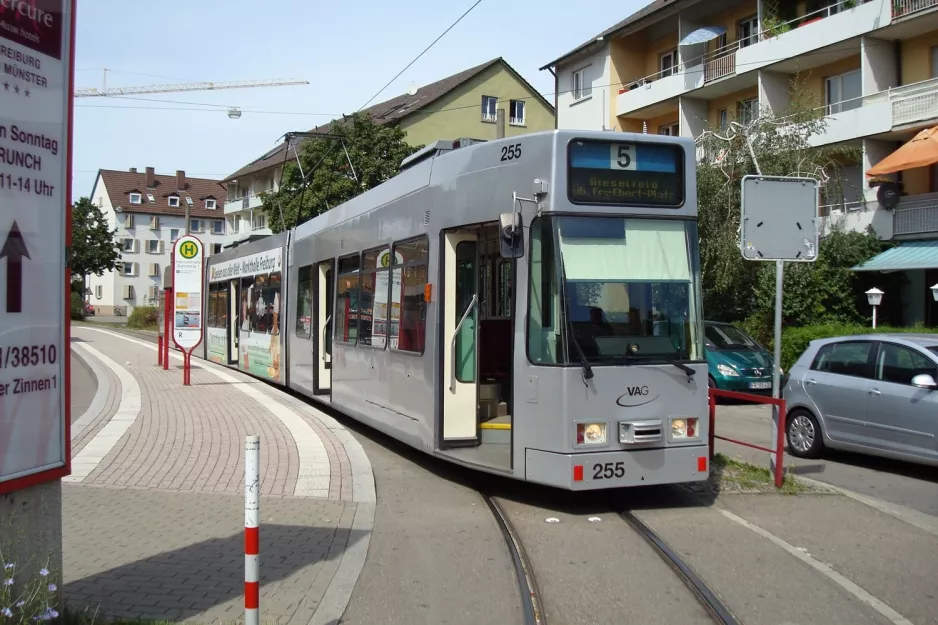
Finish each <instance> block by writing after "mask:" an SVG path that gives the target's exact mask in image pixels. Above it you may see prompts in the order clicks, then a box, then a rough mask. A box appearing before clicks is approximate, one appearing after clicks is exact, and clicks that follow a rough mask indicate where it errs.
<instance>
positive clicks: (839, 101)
mask: <svg viewBox="0 0 938 625" xmlns="http://www.w3.org/2000/svg"><path fill="white" fill-rule="evenodd" d="M847 76H857V77H858V78H860V80H861V81H862V75H861V74H860V70H859V69H855V70H851V71H849V72H844V73H843V74H838V75H836V76H830V77H828V78H825V79H824V106H825V109H826V113H827V114H828V115H835V114H837V113H843V112H844V111H852V110H853V109H858V108H860V106H861V105H862V104H863V101H862V100H861V99H860V98H861V97H862V95H863V86H862V82H861V83H860V94H859V95H858V97H855V98H850V100H849V101H846V100H847V99H846V98H845V97H844V78H846V77H847ZM835 98H836V99H835Z"/></svg>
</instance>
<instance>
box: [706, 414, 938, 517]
mask: <svg viewBox="0 0 938 625" xmlns="http://www.w3.org/2000/svg"><path fill="white" fill-rule="evenodd" d="M771 423H772V415H771V409H770V408H768V407H765V406H751V405H721V406H718V407H717V421H716V433H717V434H719V435H721V436H728V437H730V438H736V439H740V440H745V441H747V442H750V443H755V444H759V445H766V446H767V445H768V444H769V436H770V433H771V427H772V426H771ZM716 450H717V451H718V452H721V453H724V454H726V455H728V456H730V457H738V458H741V459H743V460H746V461H748V462H752V463H754V464H760V465H764V466H768V454H765V453H763V452H760V451H757V450H753V449H749V448H747V447H743V446H741V445H734V444H732V443H727V442H725V441H720V440H718V441H717V444H716ZM785 466H786V467H789V466H791V467H793V469H792V471H793V472H794V473H795V474H797V475H803V476H805V477H809V478H812V479H815V480H818V481H819V482H825V483H827V484H830V485H832V486H838V487H840V488H846V489H847V490H851V491H854V492H856V493H860V494H863V495H867V496H870V497H876V498H877V499H881V500H884V501H887V502H889V503H894V504H898V505H900V506H905V507H907V508H912V509H913V510H918V511H920V512H924V513H926V514H930V515H932V516H938V471H935V469H934V467H928V466H925V465H918V464H913V463H907V462H899V461H894V460H888V459H884V458H877V457H875V456H866V455H863V454H854V453H847V452H841V451H833V450H827V451H825V454H824V456H822V457H821V458H818V459H811V460H808V459H803V458H796V457H794V456H791V455H789V454H787V453H786V454H785Z"/></svg>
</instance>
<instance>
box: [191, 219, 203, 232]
mask: <svg viewBox="0 0 938 625" xmlns="http://www.w3.org/2000/svg"><path fill="white" fill-rule="evenodd" d="M189 231H190V232H202V220H200V219H190V220H189Z"/></svg>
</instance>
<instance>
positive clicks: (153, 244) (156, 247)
mask: <svg viewBox="0 0 938 625" xmlns="http://www.w3.org/2000/svg"><path fill="white" fill-rule="evenodd" d="M151 248H152V249H151ZM159 252H160V240H159V239H147V254H159Z"/></svg>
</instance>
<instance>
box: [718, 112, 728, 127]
mask: <svg viewBox="0 0 938 625" xmlns="http://www.w3.org/2000/svg"><path fill="white" fill-rule="evenodd" d="M717 126H719V128H720V130H726V129H727V128H729V127H730V116H729V111H727V110H726V109H720V111H719V112H718V113H717Z"/></svg>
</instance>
